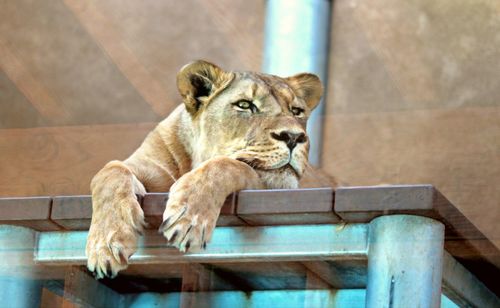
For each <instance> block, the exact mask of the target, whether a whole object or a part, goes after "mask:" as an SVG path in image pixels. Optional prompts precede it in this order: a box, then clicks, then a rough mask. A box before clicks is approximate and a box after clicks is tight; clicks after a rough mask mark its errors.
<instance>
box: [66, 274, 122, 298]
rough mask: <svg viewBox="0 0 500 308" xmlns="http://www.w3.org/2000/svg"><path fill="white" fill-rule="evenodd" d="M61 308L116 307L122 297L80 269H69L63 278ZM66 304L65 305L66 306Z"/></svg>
mask: <svg viewBox="0 0 500 308" xmlns="http://www.w3.org/2000/svg"><path fill="white" fill-rule="evenodd" d="M64 299H65V301H64V302H63V307H74V305H75V304H76V306H79V307H81V306H83V307H118V306H119V305H120V304H121V303H122V302H123V297H122V296H121V295H120V294H119V293H116V292H115V291H113V290H111V289H110V288H108V287H106V286H105V285H104V284H102V283H100V282H99V281H98V280H96V279H94V278H93V277H91V276H90V275H89V273H88V272H85V271H83V270H82V269H81V268H80V267H77V266H72V267H69V268H68V270H67V272H66V276H65V278H64ZM66 304H67V305H66Z"/></svg>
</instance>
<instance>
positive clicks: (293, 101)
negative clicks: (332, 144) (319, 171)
mask: <svg viewBox="0 0 500 308" xmlns="http://www.w3.org/2000/svg"><path fill="white" fill-rule="evenodd" d="M177 85H178V88H179V92H180V94H181V96H182V97H183V99H184V104H185V108H186V110H187V113H185V116H184V117H183V119H182V121H184V123H186V124H187V123H189V124H190V125H186V126H184V127H192V128H193V130H192V131H191V132H184V133H185V134H187V135H188V136H187V137H188V138H186V139H187V140H191V141H190V142H189V143H190V144H186V147H187V148H188V151H189V152H191V153H190V154H191V156H192V161H193V167H196V166H197V165H198V164H200V163H201V162H203V161H205V160H207V159H210V158H212V157H215V156H219V155H224V156H229V157H232V158H235V159H237V160H240V161H242V162H245V163H247V164H248V165H250V166H251V167H253V168H254V169H255V170H256V171H257V172H258V173H259V175H260V176H261V178H262V180H263V182H264V184H265V185H266V186H267V187H268V188H295V187H297V186H298V181H299V179H300V178H301V176H302V175H303V173H304V170H305V169H306V166H307V164H308V160H307V157H308V151H309V138H308V136H307V134H306V123H307V119H308V117H309V115H310V113H311V111H312V110H313V109H314V108H315V107H316V105H317V104H318V102H319V100H320V98H321V95H322V92H323V88H322V85H321V82H320V80H319V78H318V77H317V76H316V75H313V74H307V73H304V74H298V75H295V76H292V77H288V78H281V77H277V76H273V75H267V74H261V73H253V72H226V71H224V70H222V69H221V68H219V67H217V66H216V65H214V64H211V63H208V62H205V61H197V62H193V63H191V64H188V65H186V66H185V67H183V68H182V69H181V71H180V72H179V73H178V75H177Z"/></svg>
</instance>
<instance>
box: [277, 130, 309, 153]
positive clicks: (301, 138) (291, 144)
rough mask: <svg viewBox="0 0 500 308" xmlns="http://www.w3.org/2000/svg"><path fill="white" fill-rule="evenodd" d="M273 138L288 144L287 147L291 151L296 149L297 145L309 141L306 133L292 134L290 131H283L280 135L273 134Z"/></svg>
mask: <svg viewBox="0 0 500 308" xmlns="http://www.w3.org/2000/svg"><path fill="white" fill-rule="evenodd" d="M271 137H273V138H274V139H276V140H279V141H283V142H285V143H286V146H287V147H288V148H289V149H290V151H292V150H293V148H295V146H296V145H297V143H304V142H306V141H307V136H306V134H304V133H292V132H289V131H286V130H285V131H282V132H280V133H279V134H277V133H271Z"/></svg>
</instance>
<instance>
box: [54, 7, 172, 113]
mask: <svg viewBox="0 0 500 308" xmlns="http://www.w3.org/2000/svg"><path fill="white" fill-rule="evenodd" d="M64 4H65V5H66V6H67V7H68V9H69V10H70V11H71V12H73V14H74V15H75V16H76V18H78V20H79V21H80V22H81V24H82V25H83V26H84V27H85V29H87V31H88V33H89V34H90V35H91V36H92V38H93V39H94V40H95V41H96V42H97V43H98V44H99V46H101V47H102V49H103V50H104V51H105V52H106V54H107V55H108V56H109V58H110V59H111V60H112V61H113V62H114V63H115V64H116V66H117V67H118V69H119V70H120V71H121V72H122V73H123V75H124V76H125V77H126V78H127V79H128V80H129V81H130V83H131V84H132V85H133V86H134V87H135V88H136V90H137V91H138V92H139V94H140V95H141V96H142V97H143V98H144V100H145V101H146V102H147V103H148V104H149V105H150V106H151V108H152V109H153V111H154V112H155V113H156V114H158V115H160V116H166V115H167V114H168V112H169V111H170V105H169V104H166V103H165V102H166V101H168V93H167V91H166V90H165V89H164V86H163V85H162V84H161V83H160V82H159V81H158V80H156V79H155V78H154V77H153V76H152V75H151V74H150V73H149V72H148V70H147V69H146V68H145V67H144V65H142V63H141V62H140V60H139V59H138V58H137V56H136V55H135V54H134V53H133V52H132V51H131V50H130V48H129V47H128V46H127V44H126V43H125V40H124V39H123V35H122V33H121V32H120V30H119V27H117V26H116V25H115V24H114V23H113V22H112V21H111V20H110V19H109V18H107V17H106V16H105V15H104V14H102V13H101V12H100V11H99V9H98V8H96V7H95V6H94V5H93V4H92V3H90V2H88V1H87V2H81V1H78V0H64Z"/></svg>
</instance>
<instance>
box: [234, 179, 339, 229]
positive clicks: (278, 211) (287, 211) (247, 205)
mask: <svg viewBox="0 0 500 308" xmlns="http://www.w3.org/2000/svg"><path fill="white" fill-rule="evenodd" d="M237 204H238V206H237V210H236V212H237V215H238V216H239V217H240V218H242V219H243V220H244V221H246V222H247V223H248V224H250V225H283V224H311V223H337V222H339V221H340V219H339V217H338V216H337V215H336V214H335V213H334V212H333V189H331V188H306V189H288V190H244V191H240V192H239V193H238V202H237Z"/></svg>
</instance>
